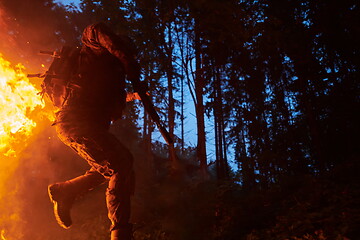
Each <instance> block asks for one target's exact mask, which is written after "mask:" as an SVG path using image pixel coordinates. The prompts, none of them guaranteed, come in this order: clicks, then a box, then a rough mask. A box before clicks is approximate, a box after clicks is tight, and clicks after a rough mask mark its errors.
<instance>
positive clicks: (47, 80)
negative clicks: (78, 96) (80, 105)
mask: <svg viewBox="0 0 360 240" xmlns="http://www.w3.org/2000/svg"><path fill="white" fill-rule="evenodd" d="M42 53H45V54H51V55H52V57H53V58H54V59H53V62H52V63H51V65H50V67H49V69H48V71H47V72H46V73H45V75H44V80H43V82H42V84H41V88H42V91H41V92H40V94H41V95H46V96H48V97H49V98H50V100H51V101H52V103H53V104H54V106H56V107H61V106H63V104H64V103H65V102H66V100H67V98H68V96H69V94H70V92H71V90H72V89H74V88H78V87H79V86H77V85H76V83H75V82H74V81H73V80H74V78H76V73H77V70H78V65H79V57H80V48H79V47H71V46H64V47H62V49H61V50H60V52H42Z"/></svg>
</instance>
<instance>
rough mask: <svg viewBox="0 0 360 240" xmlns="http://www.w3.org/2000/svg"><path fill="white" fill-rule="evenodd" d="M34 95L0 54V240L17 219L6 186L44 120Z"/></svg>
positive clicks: (11, 191) (18, 67) (40, 103)
mask: <svg viewBox="0 0 360 240" xmlns="http://www.w3.org/2000/svg"><path fill="white" fill-rule="evenodd" d="M38 92H39V90H38V89H36V88H35V86H34V85H33V84H31V82H30V81H29V79H28V78H27V77H26V75H25V73H24V66H22V65H21V64H18V65H16V66H12V65H11V64H10V62H8V61H7V60H5V59H4V57H3V55H2V54H0V153H1V155H0V213H1V215H0V240H1V239H5V236H4V235H5V231H4V229H1V228H6V230H9V228H12V226H15V225H16V224H12V223H13V222H16V221H17V220H16V219H18V206H17V204H16V202H15V201H12V200H13V199H12V196H13V195H14V193H15V192H16V188H15V186H14V185H12V186H13V187H12V189H8V188H7V183H8V182H9V180H11V177H12V175H13V173H14V172H15V170H16V169H17V167H18V165H19V155H20V153H21V151H23V150H24V149H25V148H26V146H27V145H28V144H29V143H30V138H31V137H32V136H33V135H34V130H35V127H36V125H37V122H40V120H42V119H46V117H47V116H46V115H45V114H43V109H44V107H45V103H44V102H43V101H42V99H41V96H39V95H37V93H38ZM40 114H41V115H40ZM49 116H50V115H49ZM39 117H41V118H42V119H40V118H39ZM9 224H10V225H9ZM11 239H20V238H19V237H12V238H11Z"/></svg>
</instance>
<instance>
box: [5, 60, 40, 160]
mask: <svg viewBox="0 0 360 240" xmlns="http://www.w3.org/2000/svg"><path fill="white" fill-rule="evenodd" d="M23 70H24V66H22V65H21V64H18V65H16V66H15V68H12V67H11V64H10V62H8V61H6V60H5V59H4V58H3V57H2V55H1V54H0V152H1V153H3V155H5V156H15V154H16V149H15V148H16V146H19V145H22V144H23V143H24V142H26V139H27V138H28V137H29V136H31V132H32V130H33V129H34V127H35V126H36V123H35V121H34V120H32V119H31V118H30V116H31V114H32V113H33V112H34V110H35V109H38V108H43V107H44V103H43V102H42V101H41V97H40V96H38V95H37V92H38V90H37V89H36V88H35V87H34V86H33V85H32V84H31V83H30V82H29V79H28V78H27V77H26V75H25V74H24V73H23Z"/></svg>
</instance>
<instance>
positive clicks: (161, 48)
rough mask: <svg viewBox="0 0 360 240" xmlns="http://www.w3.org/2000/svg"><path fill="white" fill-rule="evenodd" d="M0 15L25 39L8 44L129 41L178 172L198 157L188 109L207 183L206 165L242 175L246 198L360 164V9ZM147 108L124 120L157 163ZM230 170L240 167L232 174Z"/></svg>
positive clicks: (48, 3) (14, 6)
mask: <svg viewBox="0 0 360 240" xmlns="http://www.w3.org/2000/svg"><path fill="white" fill-rule="evenodd" d="M1 4H2V6H3V7H4V8H5V9H6V12H7V14H8V16H11V17H12V18H11V19H10V18H9V19H7V21H9V22H10V21H15V22H16V23H17V24H15V25H14V28H18V29H22V30H23V29H25V30H26V31H25V30H23V31H21V32H20V31H18V32H17V31H14V32H13V33H12V34H13V35H14V34H15V35H16V36H15V37H17V38H18V39H20V40H21V39H26V37H24V35H31V34H33V36H32V38H34V40H33V41H32V43H33V46H34V47H35V48H40V46H45V47H54V46H57V47H59V46H61V45H63V44H78V43H79V37H80V34H81V31H82V29H83V28H84V26H86V25H87V24H89V23H91V22H96V21H103V22H106V23H108V24H109V25H110V26H111V27H112V28H113V29H114V30H115V31H118V32H123V33H126V34H129V35H130V36H131V37H132V38H133V39H134V40H135V44H136V45H137V47H138V49H139V60H140V61H141V64H142V67H143V74H142V77H143V79H144V80H145V81H147V83H148V84H149V91H150V93H151V96H152V98H153V102H154V104H155V105H156V106H158V107H159V110H160V112H161V115H162V118H163V119H164V121H166V123H167V125H168V127H169V131H170V134H171V135H172V136H173V137H174V139H175V140H176V144H175V146H174V147H170V149H169V153H168V156H167V157H169V159H170V160H171V161H170V163H171V166H172V168H174V169H177V168H181V166H180V165H181V161H182V160H181V158H182V156H185V155H186V154H188V153H186V151H187V149H192V148H188V146H187V144H186V143H187V139H186V132H187V131H188V130H189V129H190V128H191V127H190V126H188V125H187V124H186V123H187V121H186V117H187V116H186V107H184V106H185V104H186V102H189V101H191V102H193V104H194V106H195V110H196V111H195V116H196V121H197V125H196V128H197V146H196V160H195V161H194V162H193V163H192V164H193V165H196V166H198V168H199V170H200V171H199V173H198V175H199V176H201V178H203V179H207V178H208V177H209V168H210V167H209V165H211V168H213V167H215V172H216V176H217V179H229V178H233V177H234V176H236V179H237V181H239V182H241V183H242V185H243V187H244V188H253V187H256V186H258V187H261V188H267V187H268V186H269V185H270V184H272V183H276V182H278V181H279V180H280V179H281V176H284V175H301V174H312V175H317V174H321V173H323V172H326V171H329V170H330V169H332V168H333V167H334V166H336V165H337V164H339V163H343V162H346V161H350V160H351V159H354V158H355V157H356V156H358V154H359V152H358V147H359V140H358V134H359V122H360V119H359V118H360V117H359V116H360V115H359V109H360V108H359V83H358V79H359V72H358V70H359V61H360V58H359V44H358V43H359V42H360V41H359V26H358V22H359V20H360V19H359V18H360V14H359V3H358V2H357V1H354V0H344V1H325V0H322V1H305V0H298V1H290V0H277V1H261V0H260V1H239V0H238V1H235V0H228V1H219V0H209V1H204V0H191V1H187V0H186V1H173V0H170V1H168V0H167V1H161V0H150V1H149V0H146V1H144V0H141V1H137V0H133V1H130V0H129V1H105V0H102V1H88V0H82V1H81V3H80V5H79V8H78V7H76V6H75V5H67V6H64V5H61V4H60V5H58V4H55V3H54V1H53V0H37V1H33V0H32V1H30V0H27V1H18V0H13V1H3V2H2V3H1ZM15 30H16V29H15ZM34 36H36V37H34ZM24 41H25V40H24ZM134 106H137V105H136V104H134ZM140 109H141V108H134V110H131V111H129V115H127V116H126V119H127V120H126V119H125V120H124V121H127V123H128V124H133V125H136V126H135V127H137V128H138V129H137V130H138V132H139V133H140V134H141V135H142V144H143V146H144V149H147V150H146V151H147V156H148V158H149V159H151V156H152V154H153V150H154V149H155V148H154V146H153V142H154V140H153V133H154V131H155V129H156V128H154V126H153V124H152V123H151V121H150V120H149V116H147V114H146V113H144V112H143V111H141V110H140ZM140 119H141V121H140ZM206 119H208V120H209V122H211V124H212V126H206V123H205V120H206ZM125 125H126V124H125ZM175 132H176V133H179V134H175ZM206 133H210V135H213V136H214V137H213V138H209V137H207V136H206ZM135 135H136V134H135ZM206 142H210V143H211V144H212V145H214V146H215V147H214V148H215V159H208V157H207V154H208V152H209V149H207V148H206V146H207V145H206ZM191 151H193V149H192V150H191ZM211 160H214V161H215V163H214V164H209V162H210V161H211ZM149 161H152V160H149ZM230 162H235V164H236V165H237V166H238V168H239V170H238V171H237V172H236V173H235V175H234V174H233V172H232V169H231V167H230V165H229V163H230Z"/></svg>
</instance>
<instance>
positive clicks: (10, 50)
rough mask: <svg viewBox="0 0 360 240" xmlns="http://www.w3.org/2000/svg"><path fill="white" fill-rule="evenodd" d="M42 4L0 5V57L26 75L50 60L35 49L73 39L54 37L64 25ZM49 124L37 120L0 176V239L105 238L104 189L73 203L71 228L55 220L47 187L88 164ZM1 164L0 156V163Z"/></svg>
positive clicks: (36, 81) (26, 1)
mask: <svg viewBox="0 0 360 240" xmlns="http://www.w3.org/2000/svg"><path fill="white" fill-rule="evenodd" d="M46 2H50V1H30V0H12V1H1V2H0V39H1V40H0V53H1V54H3V55H4V56H5V58H6V59H7V60H9V61H10V62H11V63H13V64H16V63H22V64H23V65H24V66H25V67H26V70H25V71H26V72H27V73H39V72H43V71H45V70H44V68H43V67H42V66H41V65H42V64H44V65H45V69H46V68H47V67H48V66H49V64H50V62H51V60H52V59H51V58H49V57H47V56H41V55H39V54H38V52H39V51H40V50H56V49H59V48H61V46H62V45H63V44H64V43H66V42H71V41H72V40H71V39H73V40H74V39H75V37H74V36H72V35H68V38H67V39H68V40H66V38H60V37H59V34H57V33H60V32H61V31H62V32H64V31H67V29H68V24H67V23H66V21H64V19H63V18H60V17H57V14H60V12H61V11H60V10H61V9H60V10H59V11H56V9H57V7H56V6H46V5H44V3H46ZM59 31H60V32H59ZM69 39H70V40H69ZM74 41H75V40H74ZM31 81H32V83H33V84H34V85H36V86H39V85H40V83H41V79H32V80H31ZM50 125H51V123H50V121H49V120H46V119H38V122H37V127H36V129H35V131H34V133H33V136H32V137H31V139H30V140H29V142H28V144H29V145H28V146H27V147H26V149H25V150H24V151H22V152H21V153H18V158H17V159H16V162H11V163H9V164H13V167H14V168H16V169H15V170H14V172H13V173H9V174H11V175H10V177H7V179H6V180H5V179H3V178H2V177H1V176H0V179H1V181H5V182H2V183H1V184H0V185H1V186H4V187H5V189H6V191H5V192H3V191H1V192H0V194H1V195H0V239H7V240H23V239H31V240H36V239H41V240H46V239H87V238H90V239H105V238H106V237H107V236H108V230H107V228H108V226H109V222H108V219H107V215H106V213H107V211H106V204H105V198H104V191H105V189H104V187H103V188H100V189H98V190H96V191H94V192H92V193H91V194H89V196H87V198H84V199H82V200H80V201H79V202H78V203H77V204H75V206H74V211H73V212H72V215H73V219H74V222H75V223H74V225H75V227H74V228H72V229H70V230H64V229H62V228H60V227H59V226H58V225H57V223H56V221H55V218H54V215H53V210H52V204H51V203H50V201H49V197H48V194H47V186H48V185H49V184H52V183H54V182H58V181H65V180H68V179H71V178H73V177H76V176H78V175H80V174H82V173H84V172H85V171H86V170H88V168H89V166H88V164H87V163H86V162H85V161H84V160H82V159H80V158H79V157H78V156H77V155H76V154H75V153H74V152H72V150H70V149H69V148H68V147H66V146H65V145H64V144H63V143H61V142H60V141H59V139H58V138H57V136H56V133H55V131H54V128H53V127H51V126H50ZM6 160H7V158H5V157H3V156H1V158H0V161H6ZM1 166H3V165H1ZM2 170H4V169H2ZM94 224H95V225H98V226H97V227H95V226H94ZM84 229H87V230H86V231H84Z"/></svg>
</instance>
